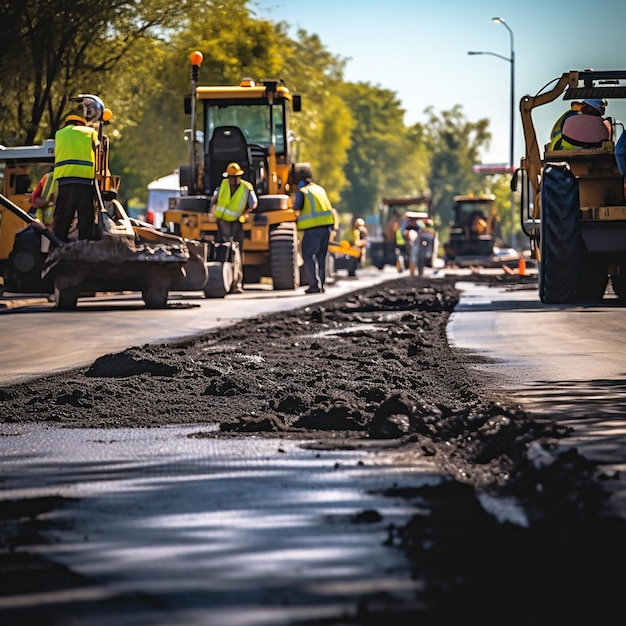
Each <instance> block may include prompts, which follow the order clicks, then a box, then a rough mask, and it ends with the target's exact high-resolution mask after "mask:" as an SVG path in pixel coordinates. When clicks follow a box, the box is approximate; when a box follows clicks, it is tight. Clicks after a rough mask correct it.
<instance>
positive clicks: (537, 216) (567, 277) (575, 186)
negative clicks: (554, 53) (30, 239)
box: [511, 70, 626, 304]
mask: <svg viewBox="0 0 626 626" xmlns="http://www.w3.org/2000/svg"><path fill="white" fill-rule="evenodd" d="M552 83H554V87H552V88H551V89H549V90H547V91H545V92H540V93H539V94H538V95H535V96H529V95H526V96H524V97H523V98H522V99H521V102H520V113H521V118H522V126H523V130H524V140H525V148H526V149H525V155H524V157H523V158H522V160H521V164H520V168H519V169H518V170H517V171H516V173H515V176H514V178H513V180H512V181H511V185H512V189H514V190H517V188H518V187H520V188H521V220H522V227H523V230H524V233H525V234H526V235H527V236H528V237H529V239H530V251H531V258H533V259H536V260H537V261H538V262H539V265H538V269H539V297H540V299H541V301H542V302H544V303H547V304H558V303H567V302H576V301H588V300H599V299H602V298H603V297H604V294H605V291H606V288H607V285H608V281H609V277H610V279H611V284H612V287H613V291H614V292H615V294H616V295H617V296H618V297H619V298H626V199H625V197H624V176H623V175H622V173H621V172H620V170H619V168H618V163H617V161H616V155H615V143H616V141H617V139H618V137H617V135H618V129H619V127H620V126H621V123H619V122H616V121H615V120H610V121H611V133H610V136H609V137H608V138H607V137H606V131H603V132H605V134H604V135H603V134H597V135H596V136H593V135H594V134H595V133H596V131H597V129H598V128H599V125H600V124H601V125H603V122H602V118H601V117H597V116H591V115H582V114H577V115H575V116H574V117H572V118H568V121H569V120H571V119H574V118H576V119H575V126H577V128H574V129H572V130H574V131H576V132H581V127H580V124H581V123H582V124H584V125H585V126H586V128H585V129H584V130H585V135H586V136H585V137H582V136H581V135H578V136H577V137H576V138H574V139H576V140H577V143H578V144H579V145H578V146H577V147H576V148H573V149H567V150H550V144H543V143H542V142H541V141H540V140H539V139H538V138H537V134H536V130H535V126H534V122H533V116H532V114H533V112H534V110H535V109H537V108H538V107H540V106H543V105H546V104H548V103H550V102H553V101H555V100H556V99H557V98H559V97H560V96H562V100H564V101H565V102H566V103H570V102H572V101H578V102H579V101H582V100H585V99H606V100H607V101H608V102H609V103H610V101H611V99H617V98H619V99H623V98H626V70H611V71H593V70H585V71H568V72H564V73H563V74H562V75H561V76H560V77H559V78H555V79H554V81H551V83H549V84H552ZM614 101H615V100H614ZM564 108H565V107H564ZM589 118H594V119H593V120H591V119H589ZM589 122H591V124H589ZM567 123H568V122H566V124H567ZM596 127H597V128H596ZM621 131H622V132H623V126H621ZM563 134H564V135H566V126H563ZM567 134H569V135H570V137H572V136H573V135H572V131H571V130H567ZM578 139H583V140H584V141H578ZM542 145H543V146H544V148H543V155H542V154H541V149H540V146H542Z"/></svg>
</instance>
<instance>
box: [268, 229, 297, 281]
mask: <svg viewBox="0 0 626 626" xmlns="http://www.w3.org/2000/svg"><path fill="white" fill-rule="evenodd" d="M270 272H271V277H272V282H273V284H274V290H275V291H279V290H285V289H296V287H297V286H298V285H299V281H298V274H299V269H298V232H297V230H296V223H295V222H282V223H281V224H278V226H276V227H275V228H273V229H272V230H271V231H270Z"/></svg>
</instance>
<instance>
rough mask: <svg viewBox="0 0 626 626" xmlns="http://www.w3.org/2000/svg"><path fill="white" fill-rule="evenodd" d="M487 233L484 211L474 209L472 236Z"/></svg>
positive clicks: (471, 221) (471, 226)
mask: <svg viewBox="0 0 626 626" xmlns="http://www.w3.org/2000/svg"><path fill="white" fill-rule="evenodd" d="M486 233H487V220H486V219H485V214H484V213H483V212H482V211H474V212H473V213H472V216H471V220H470V237H480V235H485V234H486Z"/></svg>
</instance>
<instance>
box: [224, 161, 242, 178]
mask: <svg viewBox="0 0 626 626" xmlns="http://www.w3.org/2000/svg"><path fill="white" fill-rule="evenodd" d="M242 175H243V170H242V169H241V168H240V167H239V163H229V164H228V165H227V166H226V171H225V172H224V173H223V174H222V176H223V177H224V178H226V177H227V176H242Z"/></svg>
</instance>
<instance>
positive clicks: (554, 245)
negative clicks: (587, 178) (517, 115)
mask: <svg viewBox="0 0 626 626" xmlns="http://www.w3.org/2000/svg"><path fill="white" fill-rule="evenodd" d="M582 246H583V242H582V238H581V234H580V205H579V199H578V183H577V181H576V178H575V177H574V175H573V174H572V173H571V171H570V170H569V169H568V168H567V167H565V166H562V165H557V164H554V163H551V164H548V165H547V166H546V167H545V168H544V172H543V177H542V188H541V262H540V264H539V298H540V299H541V302H543V303H544V304H562V303H566V302H574V301H576V299H577V298H578V297H579V294H578V285H579V274H580V257H581V249H582Z"/></svg>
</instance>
